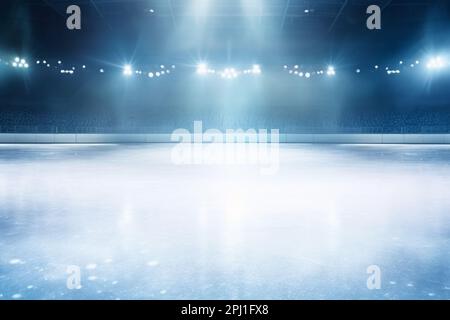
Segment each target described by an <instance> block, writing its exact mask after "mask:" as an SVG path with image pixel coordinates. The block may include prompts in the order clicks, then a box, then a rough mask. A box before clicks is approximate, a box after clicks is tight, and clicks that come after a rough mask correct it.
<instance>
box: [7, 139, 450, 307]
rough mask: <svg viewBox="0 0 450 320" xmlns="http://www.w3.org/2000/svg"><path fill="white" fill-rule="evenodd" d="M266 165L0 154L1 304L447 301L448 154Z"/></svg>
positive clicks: (26, 150)
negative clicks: (373, 276)
mask: <svg viewBox="0 0 450 320" xmlns="http://www.w3.org/2000/svg"><path fill="white" fill-rule="evenodd" d="M273 155H274V156H275V157H276V161H277V163H276V165H274V166H273V168H274V169H275V170H272V171H270V172H264V170H261V168H262V167H263V166H264V164H261V163H245V161H244V162H243V163H231V162H226V161H222V162H220V161H218V162H217V163H206V162H205V161H202V159H201V156H200V159H195V156H194V157H192V158H191V161H190V162H189V161H187V162H186V161H184V162H183V161H179V160H180V158H179V157H178V158H174V146H173V145H166V144H154V145H152V144H145V145H144V144H143V145H1V146H0V299H55V298H56V299H85V298H88V299H135V298H137V299H352V298H355V299H397V298H414V299H415V298H417V299H450V146H426V145H423V146H417V145H416V146H414V145H409V146H407V145H281V146H280V149H279V150H278V151H277V152H276V153H274V154H273ZM274 159H275V158H274ZM266 160H267V159H266ZM265 166H266V168H267V167H268V166H267V163H266V164H265ZM369 266H377V267H379V270H380V281H381V282H380V286H381V287H380V289H374V290H370V289H369V288H368V286H367V280H368V278H369V276H370V274H368V273H367V270H368V267H369ZM76 267H79V268H80V269H79V270H80V274H79V280H80V281H81V287H79V288H78V289H73V288H70V286H69V287H68V286H67V284H68V279H73V278H71V277H72V276H73V275H74V273H70V274H69V273H68V270H76ZM73 268H75V269H73ZM75 274H78V273H75ZM76 279H78V278H76Z"/></svg>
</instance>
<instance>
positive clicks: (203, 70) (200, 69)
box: [197, 63, 208, 75]
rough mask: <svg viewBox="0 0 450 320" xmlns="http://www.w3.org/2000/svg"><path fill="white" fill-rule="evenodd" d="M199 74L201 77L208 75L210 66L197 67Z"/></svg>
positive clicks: (200, 64)
mask: <svg viewBox="0 0 450 320" xmlns="http://www.w3.org/2000/svg"><path fill="white" fill-rule="evenodd" d="M197 73H198V74H199V75H205V74H207V73H208V65H207V64H206V63H199V64H198V65H197Z"/></svg>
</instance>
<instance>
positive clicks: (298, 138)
mask: <svg viewBox="0 0 450 320" xmlns="http://www.w3.org/2000/svg"><path fill="white" fill-rule="evenodd" d="M279 140H280V143H329V144H450V134H280V136H279ZM0 143H5V144H40V143H42V144H45V143H57V144H58V143H59V144H78V143H79V144H91V143H92V144H94V143H174V141H172V140H171V134H34V133H17V134H16V133H2V134H0Z"/></svg>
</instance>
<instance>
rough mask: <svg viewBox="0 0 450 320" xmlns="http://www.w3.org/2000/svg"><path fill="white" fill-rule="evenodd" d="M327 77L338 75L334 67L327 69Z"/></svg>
mask: <svg viewBox="0 0 450 320" xmlns="http://www.w3.org/2000/svg"><path fill="white" fill-rule="evenodd" d="M327 75H328V76H329V77H332V76H335V75H336V70H335V69H334V67H333V66H329V67H328V69H327Z"/></svg>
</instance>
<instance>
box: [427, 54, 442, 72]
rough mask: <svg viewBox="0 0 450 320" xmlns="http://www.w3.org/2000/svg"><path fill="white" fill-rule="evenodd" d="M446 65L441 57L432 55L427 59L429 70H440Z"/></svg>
mask: <svg viewBox="0 0 450 320" xmlns="http://www.w3.org/2000/svg"><path fill="white" fill-rule="evenodd" d="M446 66H447V62H446V61H445V59H444V58H442V57H439V56H438V57H433V58H431V59H430V60H428V63H427V68H428V69H430V70H440V69H443V68H444V67H446Z"/></svg>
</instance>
